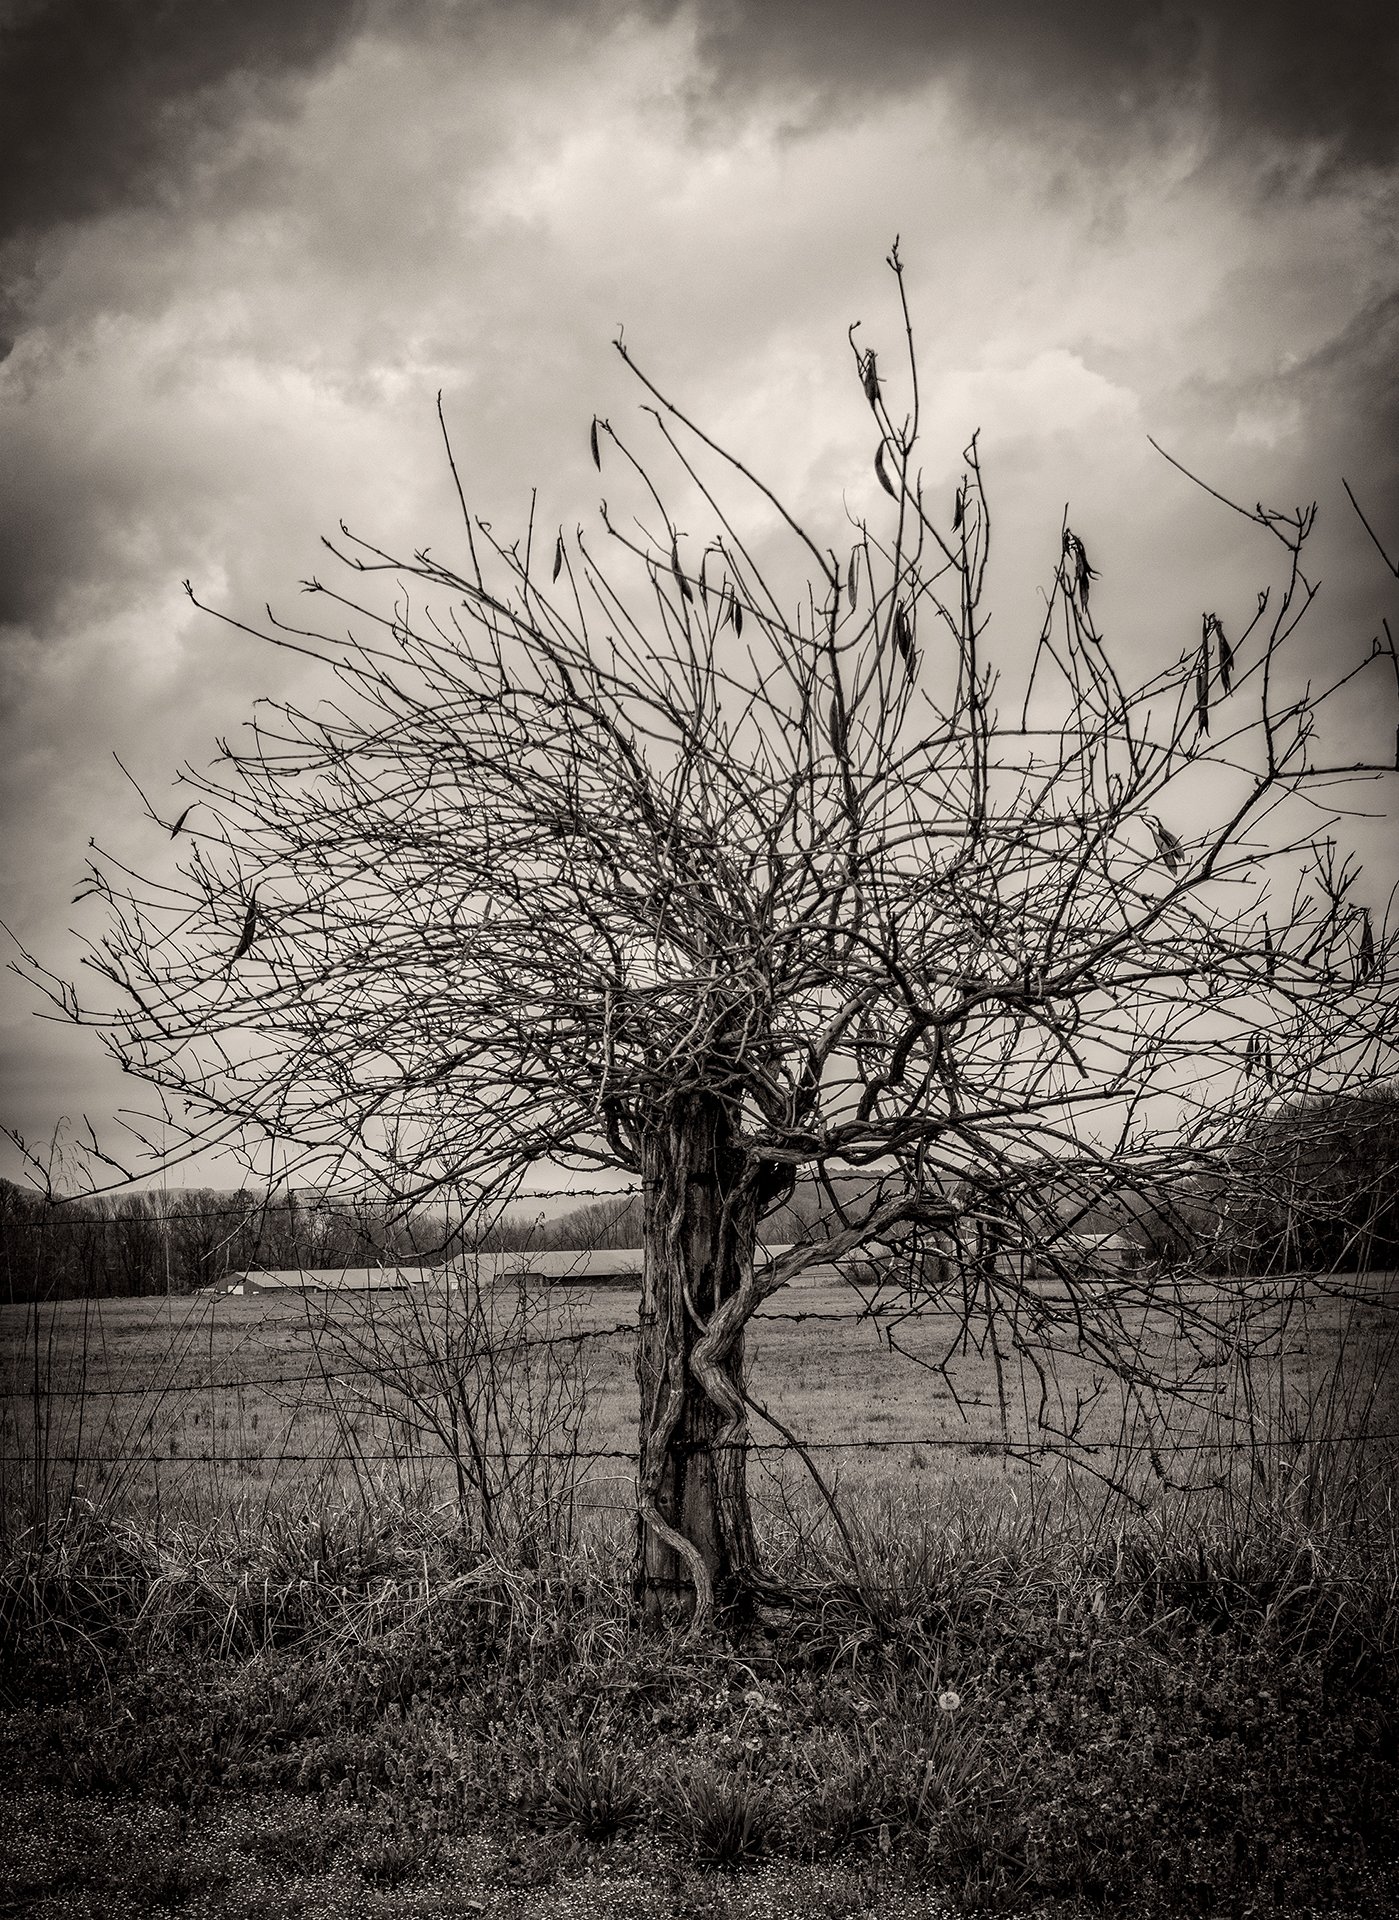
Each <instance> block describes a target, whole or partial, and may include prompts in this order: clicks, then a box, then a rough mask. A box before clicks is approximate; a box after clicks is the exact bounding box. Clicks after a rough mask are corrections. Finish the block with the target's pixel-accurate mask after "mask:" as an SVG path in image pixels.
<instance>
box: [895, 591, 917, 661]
mask: <svg viewBox="0 0 1399 1920" xmlns="http://www.w3.org/2000/svg"><path fill="white" fill-rule="evenodd" d="M894 645H895V646H896V647H897V648H898V650H899V653H900V654H901V656H902V658H903V663H904V666H905V667H906V668H907V669H908V671H909V673H910V675H911V674H912V673H913V670H914V661H913V630H912V628H911V627H910V626H909V624H908V614H907V612H906V610H905V608H904V603H903V601H902V600H900V602H899V604H898V606H897V607H895V609H894Z"/></svg>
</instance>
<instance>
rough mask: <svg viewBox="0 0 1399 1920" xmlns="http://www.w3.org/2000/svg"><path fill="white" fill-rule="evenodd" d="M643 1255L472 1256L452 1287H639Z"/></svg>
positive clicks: (806, 1278)
mask: <svg viewBox="0 0 1399 1920" xmlns="http://www.w3.org/2000/svg"><path fill="white" fill-rule="evenodd" d="M788 1250H789V1249H788V1248H787V1247H786V1246H785V1245H784V1246H770V1247H760V1248H759V1249H758V1259H759V1261H760V1262H761V1261H762V1260H764V1259H775V1258H776V1257H777V1255H778V1254H782V1253H786V1252H787V1251H788ZM643 1260H644V1255H643V1254H642V1251H641V1249H640V1247H598V1248H594V1249H592V1250H591V1251H589V1252H587V1253H529V1252H521V1253H473V1254H468V1255H467V1256H466V1258H465V1260H462V1261H456V1262H454V1263H453V1268H452V1273H453V1284H457V1285H459V1284H460V1283H461V1281H462V1280H463V1279H465V1280H466V1281H467V1283H468V1284H475V1285H481V1284H484V1285H486V1286H497V1285H500V1284H501V1283H502V1282H504V1283H505V1284H507V1285H508V1284H509V1283H510V1282H512V1281H515V1280H532V1281H535V1282H537V1283H540V1284H542V1285H544V1286H550V1287H580V1286H582V1287H615V1286H630V1287H639V1286H640V1285H641V1269H642V1264H643ZM836 1277H837V1276H836V1269H835V1268H834V1267H832V1266H820V1267H815V1268H812V1269H811V1270H810V1271H809V1272H807V1273H805V1274H803V1275H802V1282H803V1283H808V1284H814V1283H815V1282H816V1281H818V1280H820V1281H830V1280H833V1279H835V1278H836Z"/></svg>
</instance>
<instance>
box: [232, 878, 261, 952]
mask: <svg viewBox="0 0 1399 1920" xmlns="http://www.w3.org/2000/svg"><path fill="white" fill-rule="evenodd" d="M256 938H257V888H256V887H254V888H253V891H252V897H251V898H250V899H249V901H248V915H247V918H246V919H245V920H244V922H243V937H242V939H241V940H240V941H239V942H238V945H237V947H236V948H235V949H234V954H233V958H234V959H235V960H241V959H242V958H243V955H244V954H245V953H246V952H247V951H248V948H249V947H250V946H251V945H252V944H253V941H254V940H255V939H256Z"/></svg>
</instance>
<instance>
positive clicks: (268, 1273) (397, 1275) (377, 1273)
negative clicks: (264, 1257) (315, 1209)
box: [225, 1267, 441, 1293]
mask: <svg viewBox="0 0 1399 1920" xmlns="http://www.w3.org/2000/svg"><path fill="white" fill-rule="evenodd" d="M440 1271H441V1270H440V1269H439V1268H435V1267H268V1268H256V1267H253V1268H249V1269H248V1271H247V1272H246V1273H231V1274H229V1276H228V1279H227V1281H226V1283H225V1285H226V1286H228V1287H229V1288H232V1287H239V1286H241V1287H243V1288H245V1289H246V1290H247V1291H248V1292H251V1293H342V1292H356V1293H398V1292H401V1291H402V1290H403V1289H404V1288H405V1287H415V1286H425V1285H427V1284H429V1283H430V1282H431V1281H432V1280H433V1279H434V1278H438V1277H440Z"/></svg>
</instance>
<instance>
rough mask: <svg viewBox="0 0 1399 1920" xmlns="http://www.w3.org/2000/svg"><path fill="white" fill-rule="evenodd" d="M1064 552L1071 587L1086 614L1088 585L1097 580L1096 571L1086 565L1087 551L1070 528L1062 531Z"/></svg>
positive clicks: (1094, 568)
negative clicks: (1067, 559) (1071, 578)
mask: <svg viewBox="0 0 1399 1920" xmlns="http://www.w3.org/2000/svg"><path fill="white" fill-rule="evenodd" d="M1064 552H1065V553H1066V554H1067V555H1068V557H1069V564H1070V566H1071V567H1072V569H1073V587H1074V590H1075V591H1076V592H1077V594H1078V601H1079V605H1080V606H1081V607H1082V608H1083V611H1084V612H1085V613H1087V611H1088V588H1089V583H1090V581H1093V580H1096V579H1097V578H1098V570H1097V568H1096V567H1091V566H1090V565H1089V564H1088V550H1087V548H1086V547H1085V546H1084V544H1083V542H1082V541H1081V540H1080V539H1079V537H1078V535H1077V534H1076V533H1075V532H1074V531H1073V529H1072V528H1071V527H1065V529H1064Z"/></svg>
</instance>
